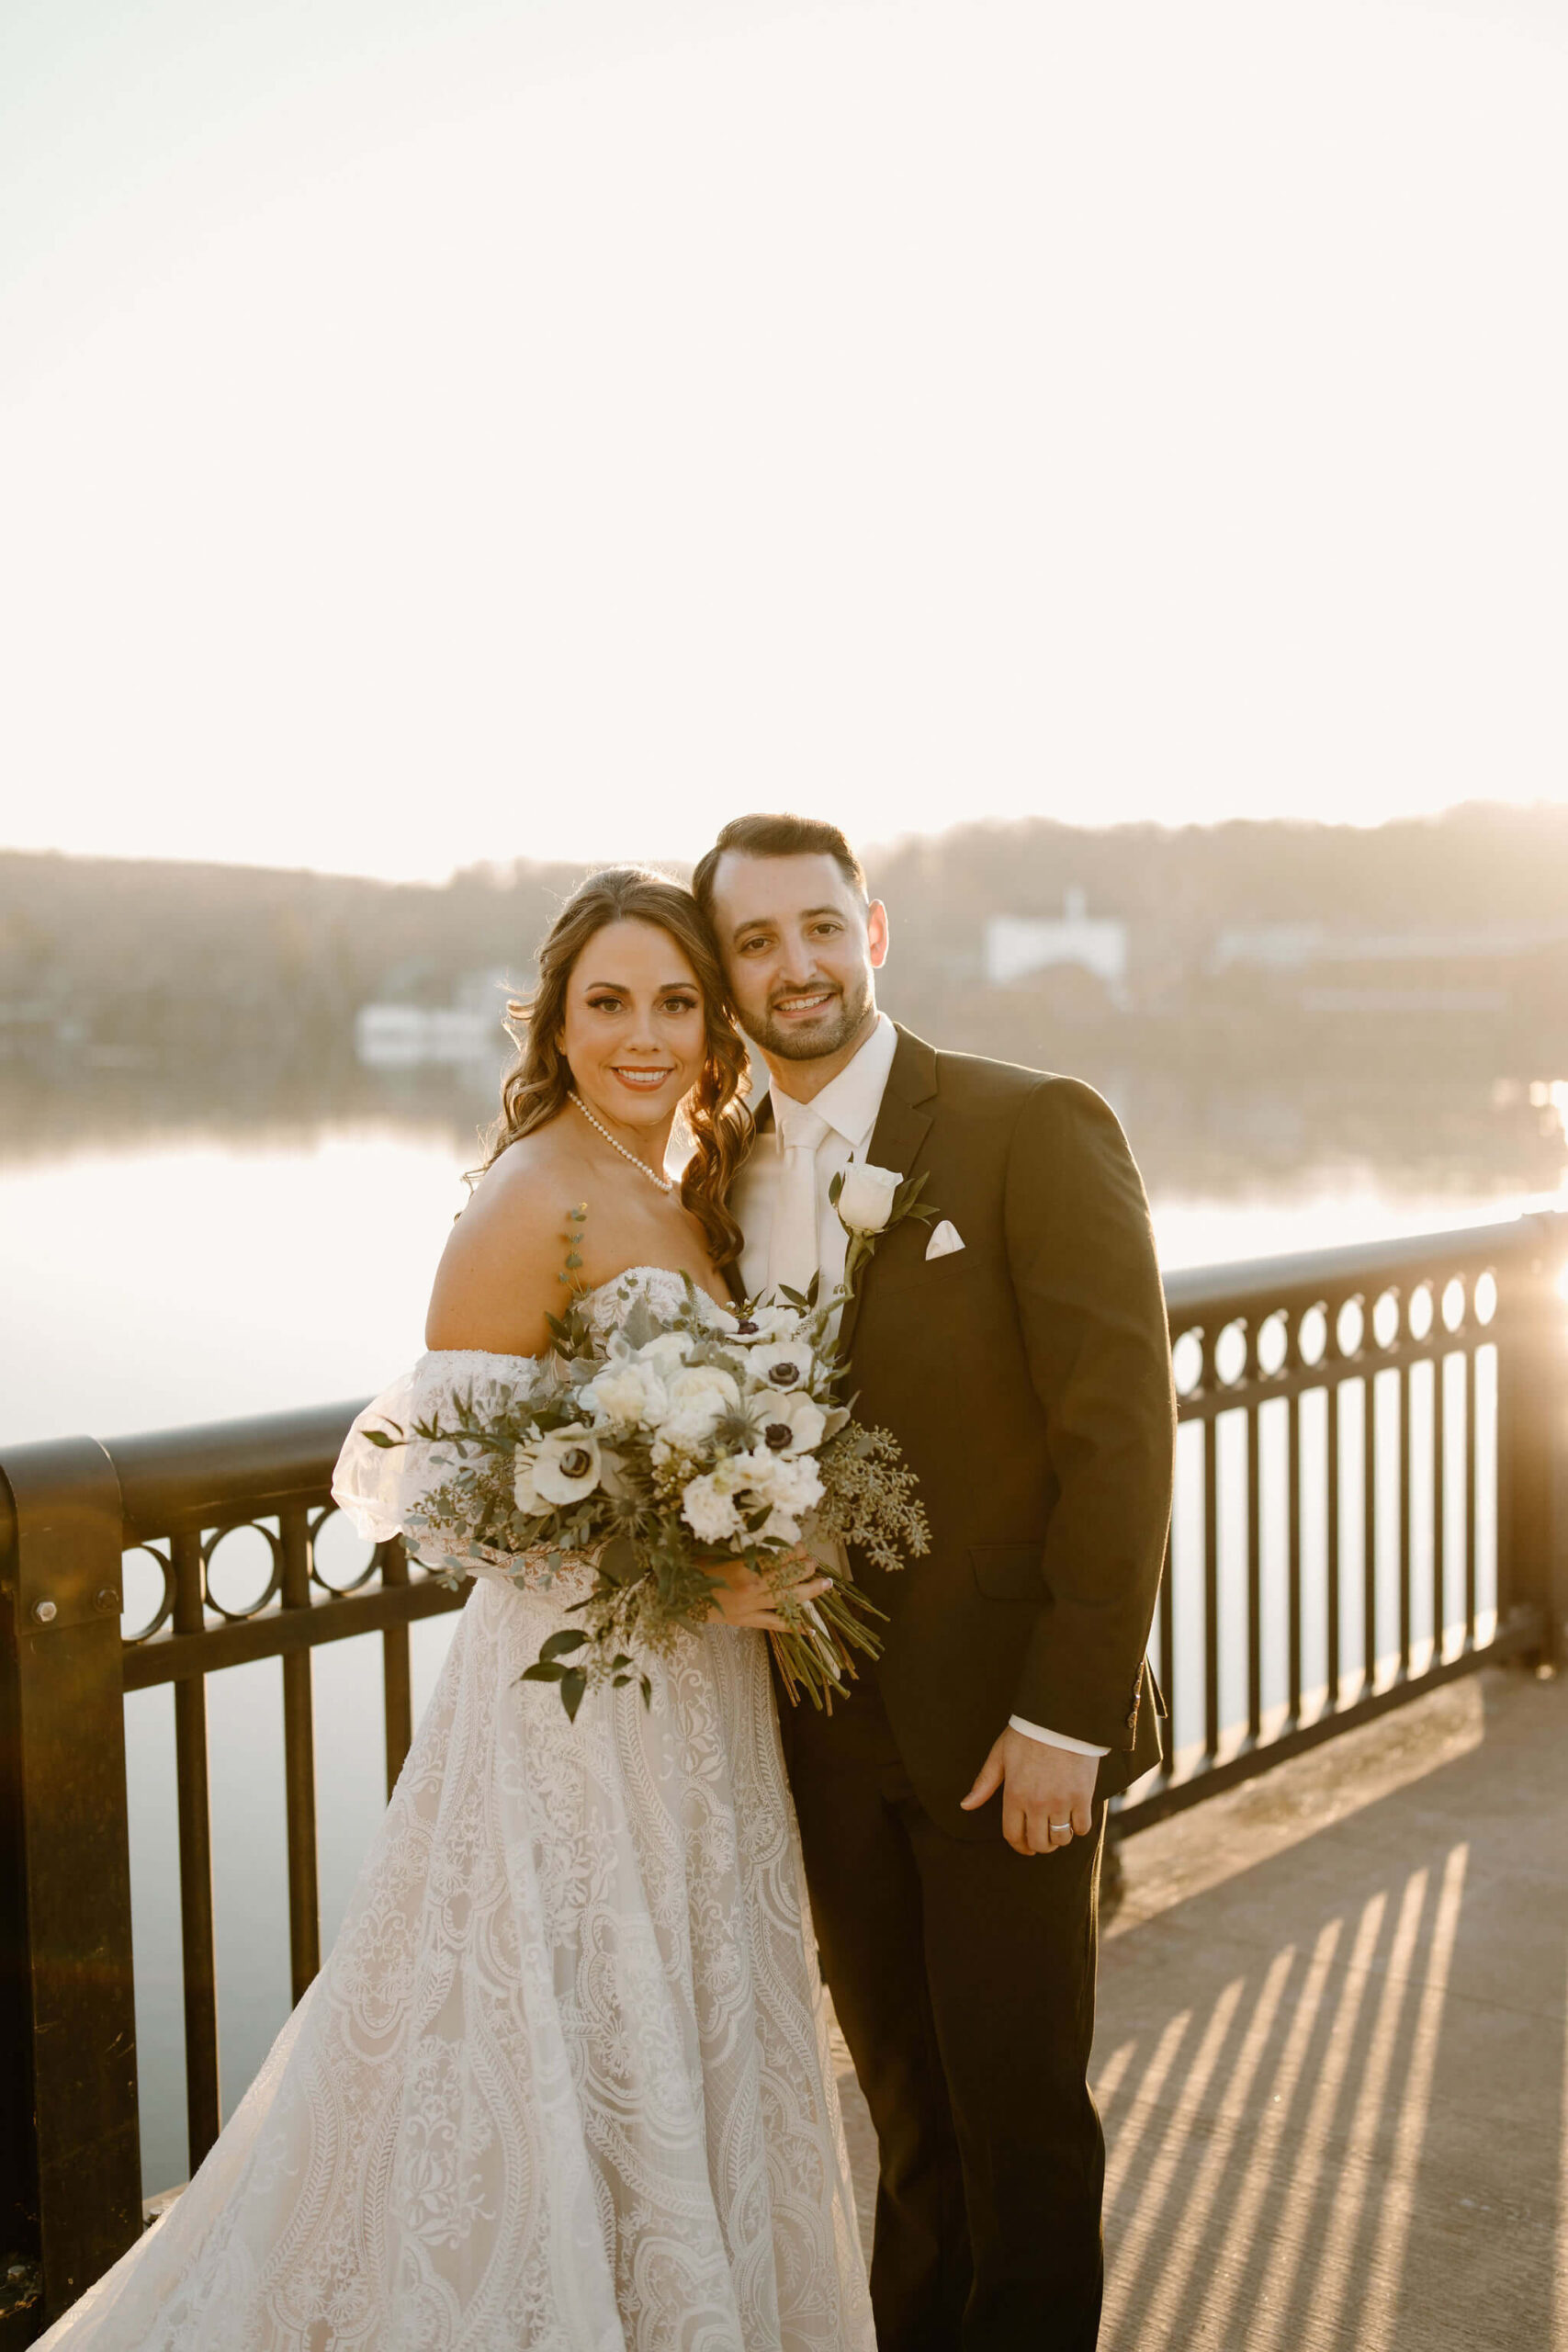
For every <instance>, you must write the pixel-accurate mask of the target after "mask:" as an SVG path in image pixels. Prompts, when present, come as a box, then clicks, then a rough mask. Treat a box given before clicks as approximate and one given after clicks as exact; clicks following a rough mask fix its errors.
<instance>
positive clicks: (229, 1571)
mask: <svg viewBox="0 0 1568 2352" xmlns="http://www.w3.org/2000/svg"><path fill="white" fill-rule="evenodd" d="M225 1544H228V1545H229V1546H231V1549H230V1553H229V1556H228V1558H227V1559H226V1560H225V1561H224V1563H223V1568H222V1574H223V1575H224V1577H231V1576H234V1575H239V1576H242V1577H243V1575H244V1574H245V1573H246V1568H247V1566H249V1568H250V1571H251V1573H252V1574H253V1575H257V1576H260V1577H261V1579H262V1587H261V1590H260V1591H259V1592H258V1593H257V1594H256V1596H255V1598H254V1600H246V1601H243V1602H242V1603H241V1604H240V1606H239V1607H238V1608H233V1609H231V1608H230V1607H229V1606H228V1604H227V1603H226V1602H224V1601H221V1600H219V1598H218V1595H217V1593H216V1592H215V1591H214V1590H213V1585H212V1578H213V1568H214V1566H215V1564H216V1562H217V1559H218V1555H219V1553H220V1552H221V1551H222V1549H223V1547H224V1545H225ZM201 1565H202V1598H203V1600H205V1601H206V1603H207V1606H208V1607H209V1609H216V1611H218V1614H219V1615H220V1617H221V1618H223V1619H225V1620H226V1622H227V1623H229V1624H231V1625H243V1623H244V1622H245V1620H246V1619H247V1618H248V1617H257V1616H259V1615H260V1614H261V1611H263V1610H264V1609H265V1607H266V1605H267V1603H268V1601H269V1600H274V1599H276V1594H277V1590H278V1587H279V1586H280V1584H281V1583H282V1581H283V1545H282V1544H281V1543H280V1542H279V1540H278V1538H277V1537H276V1535H275V1534H274V1533H273V1531H272V1529H271V1528H270V1527H263V1526H262V1525H261V1523H260V1521H256V1520H247V1521H245V1522H244V1524H243V1526H241V1527H225V1528H220V1530H219V1532H218V1533H217V1534H216V1535H210V1536H209V1538H208V1540H207V1542H206V1543H205V1544H203V1545H202V1547H201Z"/></svg>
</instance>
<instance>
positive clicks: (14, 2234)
mask: <svg viewBox="0 0 1568 2352" xmlns="http://www.w3.org/2000/svg"><path fill="white" fill-rule="evenodd" d="M1565 1266H1568V1216H1535V1217H1527V1218H1523V1219H1519V1220H1516V1221H1514V1222H1512V1223H1509V1224H1506V1225H1500V1226H1494V1227H1486V1228H1483V1229H1480V1230H1475V1231H1470V1232H1457V1233H1447V1234H1438V1235H1431V1236H1427V1237H1425V1238H1421V1239H1419V1240H1413V1241H1398V1242H1390V1243H1387V1244H1379V1245H1375V1246H1370V1247H1364V1248H1355V1249H1349V1250H1332V1251H1326V1252H1323V1253H1318V1254H1314V1255H1312V1256H1308V1257H1298V1258H1290V1259H1283V1260H1280V1261H1276V1262H1273V1263H1269V1264H1259V1263H1256V1262H1255V1263H1251V1264H1246V1265H1237V1266H1234V1267H1223V1268H1219V1269H1214V1270H1209V1271H1206V1272H1197V1273H1179V1274H1175V1275H1173V1276H1172V1277H1171V1278H1170V1280H1169V1282H1168V1299H1169V1306H1170V1325H1171V1336H1172V1343H1173V1349H1174V1361H1175V1368H1176V1374H1177V1382H1178V1388H1179V1398H1180V1403H1179V1412H1180V1420H1181V1424H1182V1427H1181V1429H1180V1430H1179V1464H1178V1511H1177V1520H1176V1527H1175V1532H1174V1540H1173V1544H1172V1550H1171V1555H1170V1557H1169V1559H1168V1569H1167V1574H1166V1576H1165V1577H1164V1579H1163V1581H1162V1588H1161V1592H1160V1598H1159V1603H1158V1611H1157V1616H1156V1638H1155V1645H1154V1646H1155V1656H1156V1663H1157V1665H1158V1667H1159V1668H1160V1671H1161V1675H1162V1679H1163V1680H1164V1682H1165V1685H1166V1688H1167V1690H1168V1693H1169V1696H1170V1700H1171V1703H1172V1706H1173V1710H1174V1722H1175V1726H1176V1732H1177V1743H1176V1753H1175V1754H1174V1756H1173V1758H1172V1759H1171V1761H1170V1762H1169V1764H1168V1766H1167V1768H1166V1769H1165V1770H1163V1771H1162V1772H1161V1773H1159V1774H1158V1775H1156V1776H1152V1778H1151V1780H1150V1781H1147V1782H1145V1783H1144V1784H1143V1785H1142V1786H1141V1787H1140V1788H1138V1789H1136V1790H1134V1791H1133V1792H1130V1795H1129V1798H1128V1800H1127V1802H1126V1803H1125V1804H1124V1805H1123V1807H1122V1825H1123V1826H1124V1828H1126V1829H1128V1830H1131V1829H1134V1828H1138V1827H1141V1826H1145V1825H1146V1824H1147V1823H1149V1822H1151V1821H1154V1820H1156V1819H1157V1818H1158V1817H1159V1816H1160V1815H1162V1814H1164V1813H1167V1812H1168V1811H1170V1810H1171V1809H1172V1808H1174V1807H1176V1806H1178V1805H1181V1804H1190V1803H1192V1802H1194V1801H1195V1800H1196V1799H1197V1798H1199V1797H1201V1796H1202V1795H1205V1794H1207V1793H1209V1792H1213V1791H1215V1790H1218V1789H1221V1788H1224V1787H1225V1786H1227V1785H1229V1784H1230V1783H1232V1782H1234V1781H1235V1780H1237V1779H1238V1778H1241V1777H1244V1776H1246V1775H1247V1774H1248V1773H1251V1772H1255V1771H1258V1770H1261V1769H1263V1768H1264V1767H1265V1766H1266V1765H1268V1764H1269V1763H1271V1762H1273V1761H1275V1760H1277V1759H1278V1758H1281V1757H1284V1756H1286V1755H1289V1754H1292V1753H1293V1752H1295V1751H1296V1750H1297V1749H1299V1748H1300V1747H1304V1746H1306V1745H1309V1744H1311V1743H1312V1742H1314V1741H1316V1740H1319V1739H1323V1738H1325V1737H1328V1736H1332V1735H1333V1734H1334V1733H1336V1732H1337V1731H1340V1730H1343V1729H1347V1728H1348V1727H1350V1726H1351V1725H1353V1724H1357V1723H1359V1722H1363V1721H1365V1720H1367V1719H1368V1718H1369V1717H1370V1716H1371V1715H1372V1714H1375V1713H1380V1712H1382V1710H1383V1709H1384V1708H1386V1707H1389V1706H1393V1705H1396V1704H1399V1703H1401V1702H1403V1701H1404V1700H1406V1699H1408V1698H1411V1697H1414V1696H1415V1695H1416V1694H1417V1693H1418V1692H1419V1691H1423V1690H1425V1689H1427V1688H1429V1687H1430V1686H1431V1685H1433V1684H1434V1683H1436V1682H1438V1681H1440V1680H1443V1679H1447V1678H1449V1677H1450V1676H1451V1675H1453V1674H1456V1673H1462V1672H1465V1671H1467V1670H1469V1669H1470V1668H1472V1667H1473V1666H1475V1665H1476V1664H1478V1663H1480V1662H1482V1661H1483V1660H1486V1659H1499V1658H1503V1657H1517V1656H1520V1655H1524V1654H1529V1655H1535V1656H1544V1657H1560V1656H1561V1655H1562V1650H1563V1646H1564V1643H1565V1640H1568V1623H1565V1621H1568V1427H1565V1424H1568V1336H1565V1330H1564V1326H1565V1323H1568V1302H1565V1301H1564V1297H1563V1295H1562V1282H1563V1278H1564V1277H1563V1270H1564V1267H1565ZM355 1409H356V1407H355V1406H352V1405H343V1406H335V1407H322V1408H319V1409H318V1410H314V1411H310V1412H302V1413H292V1414H282V1415H277V1416H274V1417H271V1418H269V1419H255V1420H249V1421H243V1422H225V1423H217V1424H213V1425H212V1426H210V1427H207V1428H202V1429H194V1430H176V1431H173V1432H169V1433H166V1434H160V1435H156V1436H151V1437H141V1438H132V1439H125V1440H119V1441H117V1442H116V1443H115V1445H114V1447H113V1449H112V1452H111V1451H110V1450H108V1449H106V1448H105V1447H104V1446H102V1445H100V1444H98V1443H96V1442H95V1441H93V1440H89V1439H68V1440H63V1441H62V1442H58V1443H51V1444H44V1445H31V1446H23V1447H19V1448H17V1449H15V1450H14V1451H13V1452H12V1453H10V1455H9V1456H8V1457H7V1458H6V1460H5V1461H4V1463H3V1464H0V1474H3V1475H0V1762H3V1766H4V1778H3V1786H0V1914H3V1917H0V1933H3V1934H4V1938H5V1950H6V1973H5V1980H4V1992H3V1998H4V2002H5V2017H4V2027H5V2053H6V2054H5V2058H4V2061H3V2062H0V2063H3V2064H5V2066H6V2070H7V2071H6V2074H5V2075H4V2076H3V2077H0V2080H3V2082H4V2087H5V2091H6V2108H5V2114H6V2123H5V2127H4V2130H3V2131H0V2168H3V2169H0V2347H4V2346H8V2345H9V2344H11V2343H16V2344H23V2343H27V2342H28V2341H30V2340H31V2336H32V2335H33V2334H35V2333H36V2332H37V2329H38V2328H39V2326H40V2325H41V2324H44V2322H45V2320H46V2318H48V2317H52V2316H53V2315H54V2314H55V2313H56V2312H58V2311H60V2310H62V2309H63V2308H64V2307H65V2306H66V2305H67V2304H68V2303H69V2302H70V2301H72V2300H73V2297H74V2296H75V2295H76V2294H78V2293H80V2292H81V2291H82V2290H83V2288H84V2287H85V2285H86V2284H87V2283H88V2282H89V2281H90V2280H91V2279H92V2278H94V2277H96V2275H97V2273H98V2272H99V2271H100V2270H102V2269H103V2268H104V2267H107V2263H108V2262H109V2261H111V2260H112V2259H113V2258H114V2257H115V2256H116V2255H118V2253H119V2252H120V2251H121V2249H122V2248H123V2247H124V2246H125V2245H128V2244H130V2241H131V2239H132V2238H133V2237H134V2235H135V2233H136V2232H137V2230H138V2229H139V2228H140V2227H141V2173H140V2160H139V2143H138V2097H137V2075H136V2054H135V2031H134V2011H133V2003H132V1968H131V1940H130V1849H129V1834H128V1828H127V1813H126V1769H125V1740H124V1714H125V1709H124V1701H125V1694H126V1693H127V1692H128V1691H139V1690H145V1689H148V1688H149V1687H151V1686H152V1685H155V1684H159V1683H171V1684H173V1686H174V1693H175V1757H176V1781H177V1808H178V1823H179V1863H180V1910H181V1928H182V1951H183V1968H184V2000H185V2041H186V2116H187V2129H188V2141H189V2154H190V2162H191V2164H192V2165H193V2166H194V2165H197V2164H198V2163H199V2162H200V2160H201V2158H202V2156H203V2155H204V2154H206V2152H207V2150H208V2148H209V2146H210V2144H211V2143H212V2141H213V2139H214V2138H215V2136H216V2134H217V2131H218V2128H219V2120H220V2111H219V2076H218V1985H217V1967H216V1958H215V1942H214V1920H213V1899H212V1837H211V1822H210V1812H209V1794H208V1745H207V1693H206V1678H207V1677H208V1676H209V1674H213V1673H219V1672H221V1671H222V1670H223V1669H224V1668H228V1667H231V1666H237V1665H241V1664H244V1663H247V1662H249V1661H251V1660H254V1659H257V1658H265V1657H276V1658H278V1659H279V1660H280V1661H281V1672H282V1680H283V1715H284V1778H285V1808H286V1815H287V1825H288V1906H289V1941H290V1957H291V1974H292V1983H293V1993H294V1997H295V1998H296V1999H298V1998H299V1996H300V1995H301V1994H302V1993H303V1992H304V1990H305V1988H306V1986H307V1985H308V1984H309V1983H310V1979H311V1977H312V1976H313V1975H314V1973H315V1971H316V1969H317V1967H318V1965H319V1962H320V1949H321V1930H320V1911H319V1897H318V1878H317V1858H316V1787H315V1764H314V1724H313V1716H312V1697H311V1671H310V1651H311V1649H312V1648H314V1647H315V1646H316V1645H318V1644H320V1643H323V1642H329V1641H335V1640H341V1639H344V1638H347V1637H348V1636H350V1635H354V1634H362V1633H372V1632H374V1633H379V1634H380V1635H381V1640H382V1652H383V1655H382V1684H383V1694H384V1713H385V1729H386V1763H387V1782H388V1788H389V1791H390V1788H391V1785H392V1783H393V1782H394V1781H395V1780H396V1778H397V1775H398V1772H399V1770H400V1767H401V1764H402V1761H403V1758H404V1756H405V1755H406V1753H407V1750H408V1746H409V1741H410V1736H411V1732H412V1698H411V1686H410V1654H409V1628H410V1626H411V1624H412V1623H414V1622H415V1621H416V1620H418V1619H421V1618H424V1617H428V1616H432V1615H434V1614H435V1613H437V1612H439V1611H446V1610H450V1609H454V1608H457V1607H458V1606H460V1604H461V1598H462V1596H461V1595H459V1594H455V1593H453V1592H451V1591H449V1590H448V1589H446V1587H445V1586H442V1585H440V1584H438V1583H436V1582H434V1580H432V1579H428V1578H426V1577H424V1576H423V1573H419V1572H416V1573H415V1574H414V1575H413V1576H412V1577H411V1575H410V1571H409V1567H408V1564H407V1562H406V1560H405V1558H404V1556H403V1554H402V1551H401V1547H400V1545H398V1544H387V1545H382V1546H380V1547H378V1549H377V1550H376V1551H375V1553H374V1555H372V1556H370V1557H369V1558H368V1559H367V1560H366V1561H364V1562H362V1563H360V1564H358V1565H357V1566H355V1570H354V1572H353V1573H352V1574H351V1575H349V1576H347V1577H344V1579H343V1580H341V1581H339V1582H335V1583H334V1582H333V1580H332V1579H331V1577H329V1575H328V1574H327V1572H326V1568H325V1566H324V1565H323V1554H324V1552H325V1551H326V1550H330V1549H331V1548H332V1545H331V1544H330V1542H328V1541H325V1540H324V1538H325V1537H327V1536H330V1533H331V1529H332V1521H333V1511H332V1502H331V1495H330V1489H329V1480H330V1477H331V1473H332V1468H333V1462H334V1460H335V1458H336V1455H337V1452H338V1449H339V1446H340V1444H341V1442H342V1439H343V1436H344V1431H345V1430H346V1428H347V1425H348V1422H349V1420H350V1419H351V1418H352V1415H353V1413H354V1411H355ZM239 1529H248V1530H251V1531H254V1533H253V1535H252V1537H251V1539H250V1540H251V1543H252V1546H253V1550H254V1546H255V1544H256V1543H257V1542H259V1543H260V1544H262V1545H263V1546H265V1563H266V1566H267V1571H268V1572H267V1573H266V1574H265V1576H264V1577H263V1578H262V1581H261V1588H260V1589H259V1590H258V1591H256V1592H255V1593H254V1595H253V1596H252V1598H251V1599H250V1600H248V1601H247V1602H245V1603H243V1605H235V1604H234V1600H233V1596H232V1595H230V1597H229V1599H228V1600H225V1599H224V1598H223V1594H222V1591H221V1589H220V1578H219V1577H217V1576H216V1574H215V1560H216V1558H217V1555H218V1553H219V1550H220V1545H221V1544H223V1542H224V1540H225V1539H226V1538H228V1537H231V1536H232V1534H233V1533H234V1532H235V1531H236V1530H239ZM1271 1532H1272V1539H1273V1540H1272V1541H1271ZM1483 1561H1484V1563H1485V1564H1486V1565H1487V1575H1488V1577H1491V1576H1492V1574H1493V1566H1492V1564H1494V1563H1495V1592H1494V1591H1491V1590H1489V1589H1483V1577H1482V1567H1483ZM148 1578H150V1579H151V1581H152V1600H151V1602H150V1605H149V1606H148V1608H147V1611H146V1612H145V1616H144V1619H143V1622H142V1623H140V1624H137V1625H131V1626H130V1627H129V1628H127V1627H126V1626H124V1625H123V1624H122V1622H121V1619H122V1609H123V1608H124V1605H125V1600H126V1596H127V1592H128V1586H129V1584H130V1582H132V1581H135V1580H138V1579H140V1580H143V1581H145V1580H146V1579H148ZM1271 1612H1272V1617H1273V1619H1278V1620H1279V1621H1280V1622H1279V1623H1272V1622H1271ZM1418 1621H1419V1623H1418ZM1423 1626H1424V1627H1425V1631H1424V1632H1423V1631H1422V1628H1423ZM1271 1634H1278V1637H1279V1638H1278V1639H1275V1640H1273V1641H1272V1642H1271V1639H1270V1636H1271ZM1309 1661H1316V1662H1318V1663H1320V1665H1321V1672H1320V1673H1319V1674H1318V1676H1317V1679H1316V1682H1315V1685H1314V1683H1313V1682H1312V1681H1311V1680H1310V1679H1309V1671H1310V1667H1309ZM1271 1675H1272V1678H1273V1680H1274V1681H1275V1682H1277V1683H1278V1686H1279V1687H1278V1691H1277V1692H1271V1679H1270V1678H1271ZM1227 1678H1228V1679H1229V1680H1230V1682H1231V1683H1232V1684H1233V1685H1234V1686H1235V1703H1234V1705H1230V1706H1227V1703H1226V1697H1225V1690H1226V1682H1227ZM1189 1730H1190V1731H1195V1734H1196V1736H1193V1737H1190V1738H1183V1736H1182V1735H1183V1733H1184V1731H1189ZM154 2185H155V2186H160V2185H161V2184H154ZM8 2254H9V2255H10V2256H11V2259H10V2260H9V2261H7V2260H6V2258H5V2257H6V2256H7V2255H8Z"/></svg>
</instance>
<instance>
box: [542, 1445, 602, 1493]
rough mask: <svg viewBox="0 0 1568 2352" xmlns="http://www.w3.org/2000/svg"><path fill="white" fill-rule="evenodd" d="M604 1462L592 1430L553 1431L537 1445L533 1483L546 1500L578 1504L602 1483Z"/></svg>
mask: <svg viewBox="0 0 1568 2352" xmlns="http://www.w3.org/2000/svg"><path fill="white" fill-rule="evenodd" d="M603 1470H604V1461H603V1457H602V1455H601V1453H600V1451H599V1439H598V1436H597V1433H596V1432H595V1431H594V1430H584V1429H565V1430H551V1431H550V1433H549V1435H548V1436H547V1437H542V1438H541V1439H540V1440H539V1442H538V1444H537V1445H536V1447H535V1448H534V1461H533V1478H534V1485H535V1487H536V1490H537V1492H538V1493H539V1495H540V1496H541V1497H542V1498H543V1500H544V1501H545V1502H547V1503H557V1504H559V1503H577V1502H581V1500H582V1498H583V1496H584V1495H591V1494H592V1492H593V1489H594V1487H596V1486H597V1485H598V1484H599V1481H600V1477H601V1475H602V1473H603Z"/></svg>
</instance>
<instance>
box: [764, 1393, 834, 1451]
mask: <svg viewBox="0 0 1568 2352" xmlns="http://www.w3.org/2000/svg"><path fill="white" fill-rule="evenodd" d="M761 1410H762V1443H763V1445H764V1446H765V1447H766V1448H767V1450H768V1452H769V1453H810V1452H811V1451H812V1449H813V1447H815V1446H818V1445H820V1444H821V1442H822V1439H823V1434H824V1432H825V1431H826V1430H827V1427H828V1416H827V1414H826V1413H825V1412H824V1411H823V1410H822V1408H821V1406H820V1405H819V1404H818V1402H817V1399H816V1398H815V1397H811V1396H808V1395H807V1392H806V1390H805V1389H804V1388H797V1389H795V1392H794V1394H793V1395H791V1396H788V1397H769V1398H768V1400H767V1402H766V1403H765V1404H764V1405H763V1407H762V1408H761Z"/></svg>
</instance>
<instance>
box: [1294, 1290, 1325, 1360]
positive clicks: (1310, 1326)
mask: <svg viewBox="0 0 1568 2352" xmlns="http://www.w3.org/2000/svg"><path fill="white" fill-rule="evenodd" d="M1296 1353H1297V1355H1298V1356H1299V1357H1300V1359H1301V1361H1302V1363H1304V1364H1306V1365H1307V1366H1308V1367H1309V1369H1310V1367H1311V1366H1312V1365H1314V1364H1318V1363H1322V1362H1323V1359H1324V1357H1325V1355H1326V1354H1327V1353H1328V1309H1327V1308H1326V1307H1325V1306H1323V1305H1322V1304H1321V1303H1320V1304H1319V1305H1318V1306H1309V1307H1308V1308H1307V1309H1306V1311H1305V1313H1304V1314H1303V1317H1302V1318H1301V1321H1300V1322H1299V1323H1298V1324H1297V1325H1296Z"/></svg>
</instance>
